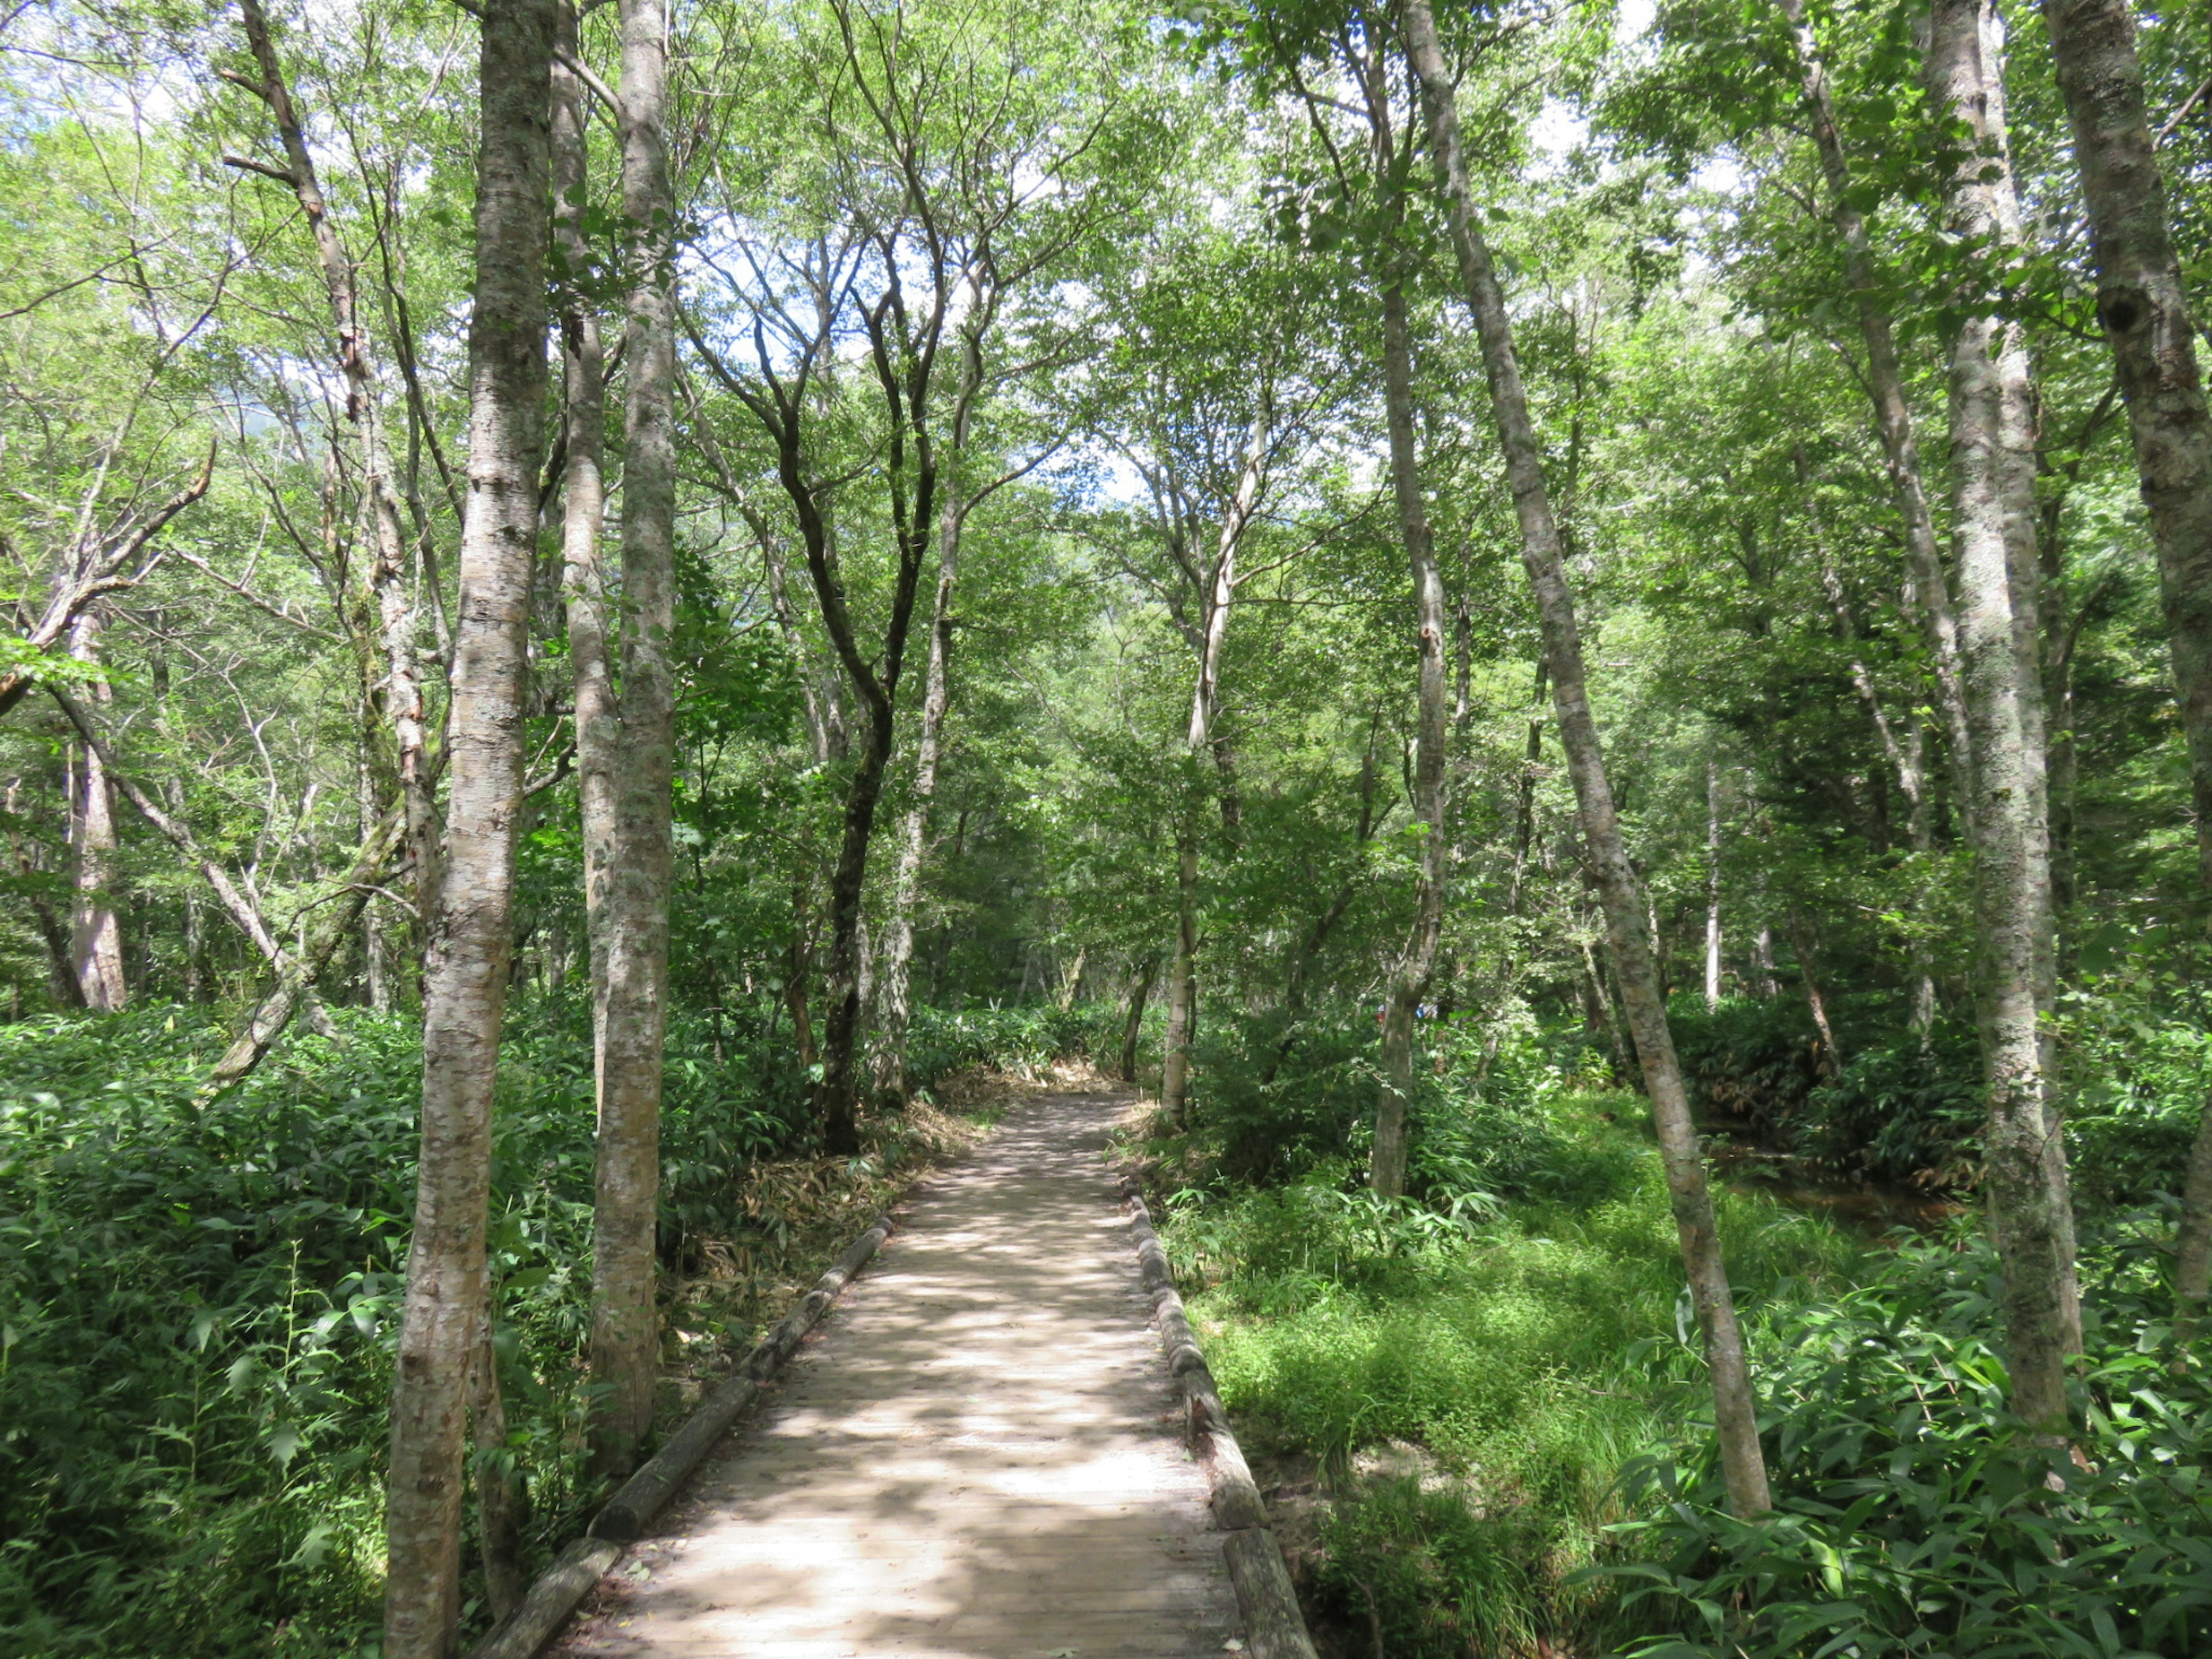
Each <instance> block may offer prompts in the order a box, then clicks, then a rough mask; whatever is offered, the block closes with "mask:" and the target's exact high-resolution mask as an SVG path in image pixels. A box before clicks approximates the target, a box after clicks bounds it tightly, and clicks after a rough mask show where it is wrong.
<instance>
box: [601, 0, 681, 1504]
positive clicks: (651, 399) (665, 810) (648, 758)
mask: <svg viewBox="0 0 2212 1659" xmlns="http://www.w3.org/2000/svg"><path fill="white" fill-rule="evenodd" d="M667 23H668V16H667V8H666V4H665V0H623V4H622V36H623V70H622V87H621V94H620V96H621V102H622V131H623V157H622V192H623V218H624V220H625V221H626V222H627V223H626V234H627V235H628V238H629V268H630V270H631V271H632V272H633V273H634V274H633V276H632V279H631V285H630V290H629V326H628V329H627V331H626V333H625V336H624V343H623V356H624V359H625V367H624V369H623V384H624V389H625V397H624V401H623V481H622V542H623V547H622V555H623V566H622V606H623V609H622V627H621V628H620V629H619V630H618V633H617V638H618V640H619V649H620V653H621V663H622V684H621V688H620V690H619V692H618V694H617V696H618V702H617V710H616V716H615V719H614V720H613V721H612V722H611V723H610V722H606V721H604V720H603V721H602V722H600V725H599V731H600V732H602V733H605V734H606V737H610V738H611V739H612V741H613V743H614V744H615V745H616V749H615V752H613V753H612V754H611V755H609V756H607V757H605V769H606V772H607V774H608V775H609V777H610V779H611V785H612V787H611V789H610V790H609V792H608V793H609V794H610V795H611V801H610V802H609V805H611V807H612V809H613V811H612V820H613V821H612V823H611V825H608V826H606V827H607V829H610V830H611V834H609V835H607V836H605V845H606V847H607V848H608V852H607V855H606V856H605V858H604V859H603V860H600V861H599V870H598V872H597V873H598V876H599V881H600V883H601V884H602V886H603V888H604V893H603V896H602V897H601V899H600V903H599V909H600V913H601V921H602V927H603V928H604V932H605V951H604V955H605V971H606V988H605V994H604V998H603V999H599V998H597V997H595V1000H601V1001H602V1003H603V1007H604V1018H603V1024H602V1026H601V1029H600V1030H599V1035H598V1046H599V1158H598V1182H597V1188H596V1191H595V1193H594V1195H593V1203H592V1385H593V1387H594V1389H596V1390H599V1392H598V1393H597V1395H596V1396H595V1400H594V1404H593V1408H592V1424H591V1440H592V1455H591V1468H592V1473H593V1474H597V1475H599V1476H601V1477H603V1478H607V1479H615V1478H618V1477H620V1476H622V1475H624V1474H628V1473H629V1470H630V1469H631V1468H632V1467H633V1466H634V1465H635V1463H636V1462H637V1454H638V1449H639V1447H640V1445H641V1443H642V1442H643V1441H644V1439H645V1437H646V1435H647V1433H648V1432H649V1431H651V1429H652V1427H653V1387H654V1383H655V1382H656V1380H657V1378H658V1376H659V1358H660V1352H659V1351H660V1340H659V1335H660V1333H659V1318H658V1308H657V1304H656V1288H657V1287H656V1273H655V1255H654V1228H655V1223H656V1222H657V1220H658V1218H659V1202H660V1073H661V1055H662V1048H663V1045H664V1042H665V1037H666V1033H667V1024H668V890H669V883H670V879H671V871H672V867H673V864H674V853H675V844H674V840H673V835H672V829H671V795H670V780H671V776H672V774H673V770H674V763H675V741H676V736H675V709H676V693H675V677H674V673H673V671H672V668H671V664H670V660H669V644H670V641H669V636H670V634H671V631H672V630H673V629H674V627H675V622H676V565H675V531H676V445H675V422H674V415H675V393H676V316H675V310H676V296H675V289H674V283H675V258H676V252H675V236H676V232H675V203H674V197H673V195H672V192H671V190H670V187H669V180H668V152H667V143H666V139H665V133H664V131H663V121H664V118H665V110H666V105H667V78H668V76H667ZM610 726H611V730H610ZM602 741H605V738H602Z"/></svg>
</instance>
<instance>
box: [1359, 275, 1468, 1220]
mask: <svg viewBox="0 0 2212 1659" xmlns="http://www.w3.org/2000/svg"><path fill="white" fill-rule="evenodd" d="M1383 388H1384V389H1383V398H1384V403H1385V405H1386V407H1385V417H1386V420H1387V423H1388V425H1389V438H1390V481H1391V485H1392V489H1393V492H1394V493H1395V495H1396V498H1397V507H1398V533H1399V537H1400V538H1401V540H1402V541H1403V542H1404V543H1405V546H1406V556H1407V561H1408V562H1410V563H1411V565H1412V567H1413V613H1414V617H1415V619H1416V626H1417V627H1418V629H1419V641H1420V643H1419V668H1418V670H1417V672H1418V676H1419V682H1418V683H1419V704H1418V714H1417V715H1416V726H1415V728H1414V730H1415V737H1414V756H1413V811H1414V813H1415V814H1416V816H1418V817H1419V819H1420V821H1421V825H1422V830H1423V834H1422V836H1421V863H1420V869H1419V873H1418V874H1417V875H1416V876H1415V878H1414V885H1413V930H1412V932H1411V933H1409V934H1408V935H1407V939H1406V944H1405V946H1404V948H1403V950H1402V951H1401V952H1400V954H1399V957H1398V964H1397V969H1396V971H1395V973H1393V974H1392V975H1391V978H1390V1000H1389V1003H1388V1004H1387V1005H1386V1006H1385V1007H1384V1009H1383V1052H1382V1071H1383V1084H1382V1088H1381V1091H1380V1092H1379V1093H1378V1094H1377V1096H1376V1103H1375V1145H1374V1148H1373V1151H1372V1152H1371V1153H1370V1157H1369V1159H1368V1165H1367V1184H1368V1185H1369V1186H1370V1188H1373V1189H1374V1190H1375V1191H1376V1193H1378V1194H1381V1195H1382V1196H1383V1197H1385V1198H1395V1197H1397V1196H1398V1195H1399V1194H1401V1193H1403V1192H1404V1191H1405V1190H1406V1160H1407V1152H1408V1150H1409V1141H1410V1136H1409V1134H1408V1131H1407V1116H1406V1115H1407V1106H1408V1104H1409V1103H1410V1101H1411V1099H1412V1097H1413V1016H1414V1013H1415V1012H1416V1011H1417V1010H1418V1009H1419V1006H1420V1001H1421V998H1422V996H1423V994H1425V992H1426V990H1427V988H1428V983H1429V975H1430V974H1431V971H1432V970H1433V969H1434V968H1435V966H1436V960H1437V940H1438V939H1440V938H1441V937H1442V936H1443V915H1444V883H1445V878H1446V875H1447V873H1448V872H1447V868H1446V866H1447V860H1448V859H1449V853H1450V847H1449V842H1448V841H1447V839H1446V833H1445V826H1444V818H1445V813H1446V809H1447V805H1448V803H1447V801H1446V799H1445V797H1446V793H1447V786H1446V783H1445V777H1444V760H1445V753H1446V741H1445V688H1444V680H1445V664H1444V630H1445V629H1446V627H1447V626H1448V625H1449V624H1448V623H1447V621H1446V617H1445V605H1444V586H1443V576H1442V574H1440V573H1439V572H1438V570H1437V550H1436V539H1435V537H1434V536H1433V534H1432V533H1431V530H1430V526H1429V510H1428V505H1427V503H1426V502H1425V501H1423V499H1422V496H1421V471H1420V455H1419V449H1418V447H1417V446H1416V441H1415V437H1414V432H1413V331H1412V327H1411V325H1410V324H1409V323H1408V321H1407V315H1406V290H1405V285H1404V283H1402V282H1398V281H1393V282H1391V283H1388V284H1387V285H1386V286H1385V287H1384V289H1383Z"/></svg>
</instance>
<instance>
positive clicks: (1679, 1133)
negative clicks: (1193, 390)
mask: <svg viewBox="0 0 2212 1659" xmlns="http://www.w3.org/2000/svg"><path fill="white" fill-rule="evenodd" d="M1399 17H1400V19H1401V25H1402V27H1403V29H1404V33H1405V45H1406V52H1407V58H1408V61H1409V64H1410V66H1411V68H1412V70H1413V75H1414V76H1415V77H1416V78H1417V79H1418V80H1419V83H1420V88H1421V97H1422V101H1423V104H1424V106H1425V109H1426V112H1427V115H1428V124H1429V143H1430V148H1431V156H1432V158H1433V160H1434V162H1435V166H1436V170H1437V183H1438V185H1439V186H1440V188H1441V190H1442V192H1443V198H1444V209H1445V215H1446V220H1447V223H1448V225H1449V230H1450V236H1451V244H1452V251H1453V252H1454V254H1455V256H1456V258H1457V261H1458V266H1459V275H1460V281H1461V283H1462V285H1463V287H1464V288H1465V289H1466V297H1467V301H1468V308H1469V309H1470V310H1471V311H1472V312H1473V313H1474V323H1475V330H1476V332H1477V334H1478V336H1479V337H1480V343H1481V347H1482V359H1483V366H1484V368H1485V369H1486V371H1487V373H1488V376H1489V380H1490V397H1491V406H1492V413H1493V416H1494V417H1495V418H1496V420H1497V422H1498V441H1499V444H1500V446H1501V447H1502V448H1503V449H1504V453H1505V471H1506V481H1507V485H1508V488H1509V489H1510V490H1511V492H1512V496H1513V506H1514V511H1515V513H1516V517H1517V518H1518V520H1519V524H1520V530H1521V555H1522V562H1523V563H1524V564H1525V565H1526V567H1527V568H1528V580H1529V584H1530V586H1532V587H1533V588H1534V590H1535V596H1536V608H1537V612H1538V615H1539V617H1540V619H1541V623H1542V627H1543V635H1544V654H1545V661H1546V664H1547V667H1548V668H1549V670H1550V674H1551V681H1552V706H1553V711H1554V712H1555V713H1556V714H1557V715H1558V716H1559V741H1560V744H1561V746H1562V747H1563V748H1564V749H1565V750H1566V754H1567V766H1568V769H1569V771H1570V772H1571V774H1572V775H1573V778H1574V786H1575V797H1576V799H1577V803H1578V805H1579V806H1580V808H1581V815H1582V827H1583V840H1584V841H1585V842H1587V843H1588V846H1589V863H1590V867H1591V872H1592V874H1593V875H1594V877H1595V881H1596V885H1597V889H1598V894H1599V897H1600V900H1601V902H1602V903H1603V906H1604V908H1605V919H1606V936H1607V940H1608V941H1609V942H1610V944H1611V945H1612V948H1613V965H1614V969H1615V971H1616V973H1617V974H1618V975H1619V978H1620V989H1621V995H1622V1000H1623V1001H1624V1002H1625V1003H1626V1005H1627V1012H1628V1024H1629V1029H1630V1031H1631V1034H1632V1036H1633V1037H1634V1040H1635V1044H1636V1057H1637V1060H1638V1063H1639V1065H1640V1066H1641V1067H1642V1070H1643V1073H1644V1089H1645V1091H1646V1092H1647V1093H1648V1094H1649V1095H1650V1099H1651V1113H1652V1118H1653V1120H1654V1121H1655V1123H1656V1127H1657V1128H1658V1132H1659V1147H1660V1154H1661V1157H1662V1160H1663V1161H1664V1164H1665V1166H1666V1171H1667V1187H1668V1193H1669V1194H1671V1196H1672V1198H1673V1200H1674V1226H1675V1231H1676V1233H1677V1235H1678V1237H1679V1238H1680V1243H1681V1249H1682V1263H1683V1266H1684V1267H1685V1268H1686V1270H1687V1272H1688V1275H1689V1280H1690V1295H1691V1299H1692V1303H1693V1304H1694V1305H1695V1307H1696V1309H1697V1314H1698V1323H1699V1328H1701V1329H1702V1330H1703V1332H1704V1334H1705V1359H1706V1364H1707V1365H1708V1367H1709V1368H1710V1369H1711V1373H1712V1383H1713V1403H1714V1424H1715V1428H1716V1430H1717V1433H1718V1436H1719V1440H1720V1452H1721V1466H1722V1469H1723V1474H1724V1475H1725V1477H1726V1480H1727V1485H1728V1492H1729V1506H1730V1507H1731V1508H1732V1509H1733V1510H1735V1513H1736V1514H1737V1515H1738V1516H1742V1517H1744V1518H1746V1519H1748V1518H1750V1517H1752V1516H1757V1515H1760V1514H1763V1513H1764V1512H1765V1510H1768V1509H1769V1508H1771V1504H1772V1500H1771V1497H1770V1496H1769V1492H1768V1488H1767V1481H1766V1460H1765V1455H1764V1453H1762V1452H1761V1450H1760V1449H1759V1414H1758V1408H1757V1405H1756V1403H1755V1401H1754V1400H1753V1395H1752V1389H1751V1373H1750V1368H1749V1366H1748V1365H1747V1363H1746V1361H1745V1358H1744V1351H1743V1332H1742V1328H1741V1325H1740V1324H1739V1322H1738V1321H1737V1318H1736V1310H1735V1292H1734V1291H1732V1290H1731V1289H1730V1288H1729V1280H1728V1269H1727V1267H1726V1265H1725V1263H1724V1262H1723V1260H1722V1257H1721V1242H1720V1231H1719V1228H1718V1227H1717V1225H1716V1224H1715V1222H1714V1219H1713V1200H1712V1192H1711V1188H1710V1187H1709V1186H1708V1184H1707V1182H1706V1178H1705V1158H1704V1155H1703V1153H1702V1152H1700V1151H1699V1146H1698V1135H1697V1129H1696V1127H1695V1126H1694V1124H1692V1121H1691V1118H1690V1103H1689V1097H1688V1094H1687V1091H1686V1090H1685V1088H1684V1086H1683V1081H1682V1068H1681V1064H1680V1060H1678V1059H1677V1058H1676V1057H1675V1053H1674V1036H1673V1033H1672V1032H1671V1031H1669V1030H1668V1024H1667V1005H1666V1000H1665V999H1664V997H1663V996H1662V994H1661V992H1660V985H1659V976H1658V973H1657V970H1656V967H1655V965H1654V963H1653V962H1652V959H1651V947H1650V939H1649V938H1648V936H1647V934H1646V933H1645V918H1644V902H1643V894H1642V891H1641V884H1640V883H1639V882H1638V879H1637V877H1636V871H1635V867H1634V866H1632V864H1631V863H1630V862H1629V859H1628V848H1627V845H1626V841H1625V840H1624V838H1623V836H1622V834H1621V829H1620V816H1619V813H1618V811H1616V809H1615V808H1614V805H1613V789H1612V786H1611V784H1610V782H1609V781H1608V780H1607V776H1606V768H1605V751H1604V749H1603V747H1602V745H1601V743H1600V740H1599V738H1598V730H1597V722H1596V720H1595V718H1594V717H1593V715H1592V714H1591V712H1590V706H1589V690H1588V689H1587V680H1586V677H1585V673H1584V670H1583V648H1582V635H1581V629H1580V628H1579V626H1578V625H1577V621H1576V617H1575V604H1574V595H1573V592H1572V591H1571V589H1570V588H1569V586H1568V585H1567V578H1566V569H1565V562H1564V560H1563V559H1562V557H1561V550H1560V542H1559V526H1558V524H1557V522H1556V521H1555V520H1554V519H1553V515H1552V506H1551V496H1550V493H1549V491H1548V489H1547V487H1546V484H1545V482H1544V469H1543V463H1542V457H1541V450H1540V449H1539V448H1538V447H1537V442H1536V433H1535V428H1534V423H1533V422H1531V420H1530V418H1529V414H1528V394H1527V392H1525V391H1524V390H1523V388H1522V380H1521V367H1520V362H1519V359H1518V357H1517V356H1516V353H1515V350H1514V344H1513V325H1512V321H1511V319H1510V316H1509V315H1508V313H1507V312H1506V308H1505V295H1504V291H1503V290H1502V289H1500V288H1499V286H1498V275H1497V270H1496V268H1495V266H1494V265H1493V264H1492V260H1491V256H1490V250H1489V247H1488V246H1487V245H1486V242H1485V240H1484V238H1483V235H1482V233H1481V231H1480V228H1478V227H1477V225H1476V222H1475V217H1474V190H1473V186H1472V185H1471V184H1470V183H1469V180H1468V167H1467V158H1466V155H1465V153H1464V151H1463V150H1462V145H1461V140H1460V131H1459V109H1458V91H1457V88H1456V86H1455V82H1454V80H1453V76H1452V73H1451V70H1450V67H1449V64H1447V63H1446V62H1445V59H1444V54H1443V46H1442V44H1441V42H1440V41H1439V40H1438V38H1437V27H1436V19H1435V17H1434V15H1432V13H1431V10H1430V8H1429V5H1428V3H1427V0H1400V4H1399Z"/></svg>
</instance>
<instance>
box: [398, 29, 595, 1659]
mask: <svg viewBox="0 0 2212 1659" xmlns="http://www.w3.org/2000/svg"><path fill="white" fill-rule="evenodd" d="M553 22H554V6H553V3H552V0H486V3H485V6H484V19H483V49H482V85H483V96H482V110H483V116H482V131H483V137H482V140H481V143H480V145H479V148H478V150H477V206H476V270H477V284H476V303H475V307H474V308H473V310H472V312H471V316H470V319H469V378H470V387H469V391H470V432H469V495H468V510H467V514H466V517H465V520H464V523H463V527H462V535H461V556H460V607H459V617H458V618H457V621H458V627H457V629H456V630H455V635H454V640H453V702H452V720H451V728H450V729H451V736H450V737H449V738H448V739H447V754H448V755H449V757H450V759H449V762H448V764H447V774H448V775H449V777H450V778H451V780H452V782H451V789H452V797H451V810H450V812H449V814H448V820H447V822H448V826H449V827H448V829H447V845H446V860H445V869H444V874H443V878H442V880H441V882H440V884H439V885H438V886H437V888H436V889H435V905H434V906H433V908H432V909H431V912H430V915H431V918H432V921H431V927H430V929H429V940H428V946H429V948H428V957H427V959H426V961H425V963H424V965H423V974H422V987H423V1012H422V1152H421V1156H420V1162H419V1164H418V1166H417V1168H418V1175H417V1180H416V1205H415V1231H414V1239H413V1243H412V1244H411V1246H410V1249H409V1252H408V1264H407V1295H406V1304H405V1311H404V1316H403V1320H402V1323H401V1327H400V1336H399V1352H398V1364H397V1366H396V1368H395V1376H394V1380H393V1386H392V1453H391V1473H390V1484H389V1487H388V1490H387V1493H386V1504H385V1524H386V1534H387V1537H388V1540H389V1551H390V1553H389V1558H388V1562H387V1566H386V1578H385V1618H384V1649H383V1651H384V1656H385V1659H446V1656H447V1655H449V1654H450V1653H451V1652H452V1650H453V1638H454V1627H455V1620H456V1618H457V1615H458V1613H459V1565H460V1560H459V1557H460V1512H461V1490H462V1485H463V1477H464V1464H465V1457H464V1455H463V1448H464V1441H463V1424H464V1415H465V1407H466V1402H467V1399H468V1392H469V1372H470V1368H471V1360H472V1358H473V1354H474V1351H475V1347H476V1340H477V1329H478V1325H479V1322H480V1321H481V1320H482V1319H483V1310H484V1292H485V1285H484V1228H485V1220H486V1214H485V1211H486V1204H487V1200H488V1199H489V1192H490V1182H491V1107H492V1091H493V1085H494V1081H495V1076H496V1073H497V1070H498V1063H499V1037H500V1019H501V1014H502V1012H504V1009H505V1005H506V997H507V955H508V952H509V951H510V950H511V949H512V948H513V928H512V927H511V926H510V923H509V919H508V918H509V912H510V908H511V904H512V898H513V873H514V828H515V813H516V810H517V808H518V806H519V805H520V796H521V793H522V758H523V750H522V743H523V738H524V735H525V732H524V720H525V715H526V710H527V707H528V702H527V698H526V672H527V660H526V651H525V643H526V629H527V625H528V621H529V615H530V592H531V571H532V563H533V562H534V556H535V553H536V544H537V538H538V469H539V467H540V465H542V464H543V457H544V432H543V427H544V401H545V380H546V374H545V268H546V240H547V205H548V196H549V189H548V183H549V181H548V177H547V174H548V149H549V131H548V129H549V111H550V95H551V77H550V63H551V59H552V51H553Z"/></svg>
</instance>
